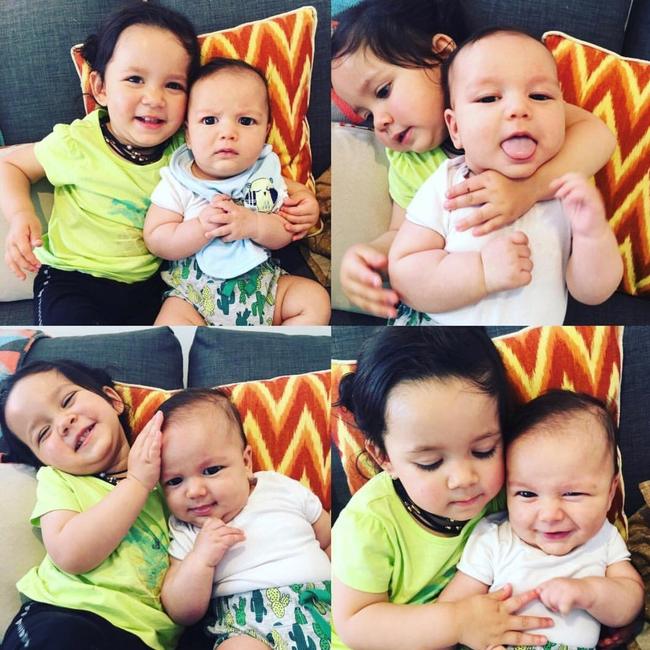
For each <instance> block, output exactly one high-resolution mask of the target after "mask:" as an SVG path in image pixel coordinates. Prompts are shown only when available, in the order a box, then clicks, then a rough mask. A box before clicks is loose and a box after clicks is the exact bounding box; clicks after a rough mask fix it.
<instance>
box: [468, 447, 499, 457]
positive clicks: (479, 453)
mask: <svg viewBox="0 0 650 650" xmlns="http://www.w3.org/2000/svg"><path fill="white" fill-rule="evenodd" d="M496 451H497V446H496V445H494V447H492V449H488V450H487V451H473V452H472V454H473V455H474V456H475V457H476V458H492V456H494V454H496Z"/></svg>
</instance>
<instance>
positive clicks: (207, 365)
mask: <svg viewBox="0 0 650 650" xmlns="http://www.w3.org/2000/svg"><path fill="white" fill-rule="evenodd" d="M314 331H319V332H323V333H329V329H328V328H325V327H323V328H314ZM329 367H330V337H329V336H327V335H324V336H306V335H301V334H276V333H275V332H272V331H268V332H259V331H250V330H242V331H235V330H225V329H219V328H212V327H199V328H198V329H197V331H196V335H195V337H194V341H193V343H192V347H191V349H190V362H189V370H188V378H187V385H188V387H205V386H217V385H219V384H229V383H233V382H239V381H249V380H253V379H270V378H272V377H277V376H279V375H293V374H299V373H303V372H310V371H313V370H325V369H327V368H329Z"/></svg>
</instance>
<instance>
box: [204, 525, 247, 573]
mask: <svg viewBox="0 0 650 650" xmlns="http://www.w3.org/2000/svg"><path fill="white" fill-rule="evenodd" d="M245 539H246V535H245V534H244V531H243V530H240V529H239V528H232V527H230V526H227V525H226V524H224V523H223V521H221V519H217V518H210V519H208V520H207V521H206V522H205V523H204V524H203V527H202V528H201V530H200V531H199V534H198V536H197V538H196V542H195V543H194V548H193V549H192V555H193V556H194V558H195V560H198V561H200V562H201V563H205V565H206V566H209V567H215V566H217V564H219V562H221V559H222V558H223V556H224V555H225V554H226V551H227V550H228V549H229V548H230V547H231V546H234V545H235V544H237V543H238V542H243V541H244V540H245Z"/></svg>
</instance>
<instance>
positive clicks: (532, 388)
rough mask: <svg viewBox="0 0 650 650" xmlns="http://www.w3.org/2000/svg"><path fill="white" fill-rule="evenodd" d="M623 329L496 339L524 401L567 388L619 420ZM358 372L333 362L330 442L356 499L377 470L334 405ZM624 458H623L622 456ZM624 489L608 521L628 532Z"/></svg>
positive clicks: (562, 330)
mask: <svg viewBox="0 0 650 650" xmlns="http://www.w3.org/2000/svg"><path fill="white" fill-rule="evenodd" d="M622 336H623V328H622V327H614V326H602V327H532V328H526V329H523V330H521V331H519V332H516V333H514V334H508V335H505V336H502V337H499V338H496V339H494V343H495V345H496V347H497V349H498V350H499V353H500V354H501V358H502V359H503V362H504V365H505V367H506V370H507V372H508V377H509V379H510V382H511V385H512V386H513V388H514V390H515V392H516V394H517V396H518V398H519V399H521V400H522V401H523V400H525V401H527V400H530V399H532V398H534V397H536V396H538V395H541V394H542V393H544V392H546V391H547V390H549V389H551V388H564V389H568V390H575V391H579V392H584V393H588V394H590V395H594V396H595V397H598V398H599V399H601V400H603V401H604V402H605V403H606V404H607V406H608V408H609V409H610V412H611V414H612V416H613V417H614V418H615V421H616V422H618V415H619V408H620V387H621V368H622V362H623V351H622ZM355 368H356V361H349V360H343V361H332V412H331V415H330V417H331V427H332V440H333V442H334V444H335V445H336V447H337V449H338V451H339V453H340V456H341V461H342V464H343V469H344V471H345V474H346V478H347V482H348V486H349V488H350V492H351V493H352V494H354V492H356V491H357V490H358V489H359V488H360V487H361V486H362V485H363V484H364V483H365V482H366V481H367V480H368V479H369V478H371V477H372V476H374V475H375V474H376V473H377V472H378V471H379V467H378V466H377V465H376V463H375V462H374V461H373V460H372V458H370V456H369V454H367V453H362V452H363V450H364V443H363V435H362V434H361V432H360V431H359V430H358V429H357V428H356V426H355V424H354V418H353V416H352V415H351V414H350V412H349V411H347V410H346V409H344V408H343V407H340V406H336V405H335V404H336V402H337V401H338V397H339V392H338V387H339V384H340V382H341V378H342V377H343V376H344V375H346V374H347V373H349V372H352V371H354V370H355ZM619 459H620V457H619ZM623 505H624V489H623V479H622V476H621V478H620V481H619V488H618V489H617V492H616V495H615V497H614V501H613V502H612V507H611V509H610V513H609V516H610V519H611V520H612V521H614V522H615V523H616V524H617V526H618V527H619V529H620V530H621V531H623V532H625V531H626V526H627V521H626V518H625V514H624V512H623Z"/></svg>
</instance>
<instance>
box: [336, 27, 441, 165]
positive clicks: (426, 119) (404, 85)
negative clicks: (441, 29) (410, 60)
mask: <svg viewBox="0 0 650 650" xmlns="http://www.w3.org/2000/svg"><path fill="white" fill-rule="evenodd" d="M440 37H442V35H440V34H437V35H436V36H435V37H434V42H436V39H437V38H440ZM444 39H445V40H444V41H441V42H440V43H439V44H438V45H437V47H438V48H442V49H438V51H443V50H444V48H446V47H449V43H451V39H448V37H444ZM443 43H444V44H443ZM332 86H333V88H334V90H335V91H336V93H337V95H339V97H341V99H343V100H344V101H345V102H346V103H348V104H349V105H350V106H351V107H352V108H353V109H354V110H355V111H356V112H357V113H359V114H360V115H363V116H365V117H366V118H369V117H370V116H372V118H373V123H374V128H375V136H376V137H377V139H378V140H379V141H380V142H381V143H382V144H383V145H384V146H385V147H388V148H389V149H394V150H395V151H416V152H418V153H422V152H424V151H429V150H430V149H434V148H435V147H438V146H440V144H441V143H442V142H444V141H445V139H446V138H447V127H446V126H445V120H444V117H443V112H444V108H445V107H444V94H443V89H442V85H441V82H440V67H439V66H435V67H432V68H403V67H400V66H398V65H393V64H391V63H388V62H386V61H384V60H382V59H379V58H378V57H377V56H376V55H375V54H373V53H372V52H371V51H370V50H369V49H367V48H361V49H359V50H356V51H355V52H352V53H351V54H347V55H345V56H343V57H341V58H338V59H334V60H333V62H332Z"/></svg>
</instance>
